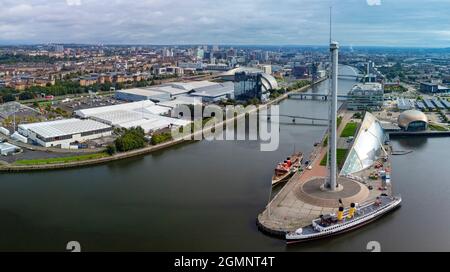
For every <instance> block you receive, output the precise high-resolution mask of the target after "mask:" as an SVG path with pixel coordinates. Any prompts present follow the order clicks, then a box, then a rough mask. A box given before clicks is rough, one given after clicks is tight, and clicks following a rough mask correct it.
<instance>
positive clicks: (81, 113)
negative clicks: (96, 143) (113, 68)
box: [75, 100, 190, 133]
mask: <svg viewBox="0 0 450 272" xmlns="http://www.w3.org/2000/svg"><path fill="white" fill-rule="evenodd" d="M172 101H174V100H172ZM169 102H171V101H168V102H166V103H169ZM170 111H171V108H170V107H166V106H160V105H155V103H153V102H152V101H149V100H144V101H140V102H132V103H126V104H119V105H113V106H106V107H99V108H91V109H84V110H78V111H75V114H76V115H77V116H78V117H81V118H85V119H92V120H95V121H98V122H101V123H104V124H107V125H109V126H113V127H118V128H132V127H142V128H143V129H144V131H145V133H149V132H153V131H156V130H160V129H163V128H172V127H174V126H175V127H179V126H185V125H188V124H189V123H190V121H187V120H180V119H177V118H171V117H166V116H162V115H161V114H164V115H168V114H169V113H170Z"/></svg>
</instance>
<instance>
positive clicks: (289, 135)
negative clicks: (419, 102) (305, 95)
mask: <svg viewBox="0 0 450 272" xmlns="http://www.w3.org/2000/svg"><path fill="white" fill-rule="evenodd" d="M354 83H355V82H354V81H350V80H340V93H345V92H347V91H348V90H349V89H350V88H351V86H352V85H353V84H354ZM327 88H328V82H323V83H322V84H320V85H319V86H317V87H315V89H314V90H310V91H312V92H317V93H325V92H326V90H327ZM280 106H281V108H280V111H281V113H283V114H291V115H302V114H303V115H306V116H316V117H320V118H322V117H326V116H327V106H326V104H324V103H323V102H321V101H308V100H305V101H300V100H285V101H283V102H282V103H281V105H280ZM324 130H325V127H323V126H311V125H299V124H293V123H292V120H289V119H287V120H282V121H281V125H280V131H281V135H280V137H281V143H280V147H279V149H278V150H276V151H274V152H261V151H260V143H259V142H257V141H213V142H208V141H202V142H196V143H190V144H183V145H180V146H176V147H173V148H170V149H168V150H164V151H159V152H156V153H153V154H150V155H147V156H143V157H138V158H133V159H128V160H124V161H118V162H112V163H109V164H105V165H100V166H94V167H86V168H80V169H69V170H60V171H50V172H35V173H20V174H0V218H1V221H0V250H3V251H5V250H18V251H23V250H27V251H30V250H32V251H34V250H57V251H64V250H65V247H66V244H67V242H69V241H78V242H80V244H81V246H82V250H85V251H98V250H101V251H184V250H186V251H365V250H366V249H365V248H366V244H367V243H368V242H369V241H379V242H380V243H381V247H382V250H385V251H410V250H412V251H419V250H450V235H448V233H449V228H450V219H448V217H447V216H446V215H447V213H446V212H447V211H448V210H449V208H450V198H449V197H448V196H449V195H450V183H449V182H448V181H449V177H450V168H449V167H448V162H449V159H450V155H449V154H448V152H446V150H445V148H444V147H445V146H448V144H449V139H448V138H409V139H398V140H395V139H394V140H393V142H392V143H393V145H394V148H395V149H396V150H413V151H414V152H413V153H411V154H409V155H405V156H395V157H393V178H392V181H393V184H394V186H395V191H396V192H398V193H401V194H402V196H403V198H404V204H403V207H402V208H401V209H399V210H397V211H395V212H393V213H391V214H389V215H387V216H386V217H384V218H382V219H380V220H378V221H376V222H374V223H373V224H370V225H369V226H367V227H365V228H363V229H360V230H358V231H355V232H352V233H349V234H346V235H343V236H340V237H337V238H335V239H332V240H326V241H318V242H313V243H309V244H304V245H298V246H293V247H286V245H285V243H284V241H282V240H278V239H274V238H271V237H268V236H265V235H263V234H262V233H260V232H259V231H258V230H257V228H256V224H255V222H256V216H257V214H258V213H259V212H261V211H262V209H263V208H264V206H265V204H266V203H267V201H268V199H269V197H270V195H271V184H270V179H271V175H272V170H273V168H274V166H275V165H276V163H277V162H278V161H280V160H282V159H283V158H284V157H286V156H287V155H289V154H291V153H292V152H293V149H294V148H295V149H297V150H300V151H302V152H304V153H306V154H308V153H309V152H311V151H312V148H313V144H314V142H316V141H317V140H318V139H319V138H320V137H321V136H322V135H323V133H324Z"/></svg>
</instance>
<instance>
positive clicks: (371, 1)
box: [366, 0, 381, 6]
mask: <svg viewBox="0 0 450 272" xmlns="http://www.w3.org/2000/svg"><path fill="white" fill-rule="evenodd" d="M366 1H367V5H369V6H381V0H366Z"/></svg>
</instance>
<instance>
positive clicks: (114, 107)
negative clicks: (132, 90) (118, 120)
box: [75, 100, 155, 118]
mask: <svg viewBox="0 0 450 272" xmlns="http://www.w3.org/2000/svg"><path fill="white" fill-rule="evenodd" d="M154 105H155V103H153V102H152V101H150V100H144V101H138V102H131V103H124V104H118V105H112V106H106V107H98V108H90V109H84V110H77V111H75V114H76V115H77V116H80V117H81V118H87V117H89V116H92V115H94V114H99V113H104V112H111V111H117V110H134V109H139V108H146V107H150V106H154Z"/></svg>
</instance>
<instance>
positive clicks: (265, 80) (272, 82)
mask: <svg viewBox="0 0 450 272" xmlns="http://www.w3.org/2000/svg"><path fill="white" fill-rule="evenodd" d="M241 72H248V73H260V74H261V76H262V84H263V87H264V89H265V91H268V90H275V89H278V82H277V80H276V79H275V78H274V77H273V76H271V75H269V74H266V73H264V72H263V71H261V70H260V69H257V68H252V67H237V68H234V69H231V70H229V71H227V72H225V73H223V74H221V76H223V77H233V76H234V75H235V74H236V73H241Z"/></svg>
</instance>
